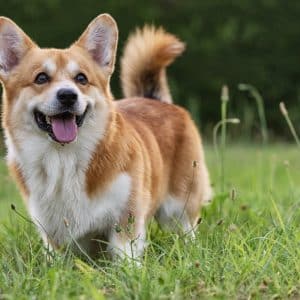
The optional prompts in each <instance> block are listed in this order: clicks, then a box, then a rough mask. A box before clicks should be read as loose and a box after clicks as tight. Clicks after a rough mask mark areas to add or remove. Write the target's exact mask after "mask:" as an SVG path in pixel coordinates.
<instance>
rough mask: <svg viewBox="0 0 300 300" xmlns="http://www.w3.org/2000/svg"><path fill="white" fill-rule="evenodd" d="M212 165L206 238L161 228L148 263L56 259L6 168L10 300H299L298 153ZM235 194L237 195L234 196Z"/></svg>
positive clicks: (1, 226) (239, 154) (0, 268)
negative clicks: (26, 216)
mask: <svg viewBox="0 0 300 300" xmlns="http://www.w3.org/2000/svg"><path fill="white" fill-rule="evenodd" d="M206 150H207V160H208V164H209V168H210V171H211V177H212V181H213V183H214V188H215V193H216V197H215V199H214V203H213V204H212V205H210V206H208V207H206V208H205V209H204V210H203V214H202V223H201V224H200V225H199V229H198V231H197V234H196V240H195V241H194V242H192V241H189V242H187V241H185V239H184V238H183V237H182V236H178V235H175V234H171V233H164V232H161V231H160V230H159V228H158V227H157V225H156V224H155V223H154V222H153V224H151V226H150V228H149V246H148V248H147V251H146V253H145V258H144V261H143V264H142V266H140V267H137V266H136V265H134V264H132V263H131V262H130V261H123V262H115V263H114V262H107V261H97V262H96V263H95V265H94V266H93V265H92V264H91V263H86V262H83V261H81V260H79V259H78V258H75V257H73V256H72V255H71V254H70V253H65V254H61V255H57V256H56V257H55V258H54V260H53V262H52V263H48V262H47V261H46V258H45V255H44V253H43V246H42V244H41V242H40V239H39V238H38V236H37V234H36V231H35V228H34V226H32V225H31V224H30V223H29V222H27V221H25V220H23V219H22V218H21V217H19V216H18V215H16V213H15V212H13V211H12V210H11V209H10V205H11V203H13V204H15V205H16V207H17V209H18V210H19V211H22V212H24V208H23V206H22V204H21V203H22V202H21V200H20V196H19V194H18V192H17V190H16V188H15V186H14V184H13V183H12V181H11V180H10V179H9V177H8V175H7V170H6V168H5V164H4V161H3V159H2V160H1V161H0V218H1V221H0V299H28V298H30V299H69V298H76V299H105V298H109V299H199V297H201V299H229V298H234V299H249V298H251V299H252V298H253V299H261V298H263V299H264V298H265V299H286V298H288V297H290V298H292V299H299V298H300V245H299V243H300V209H299V206H300V176H299V172H300V159H299V150H298V149H297V148H296V147H295V146H289V145H272V146H268V147H265V148H262V147H261V146H255V145H232V146H229V147H228V148H227V150H226V155H225V183H226V193H224V194H220V193H219V190H220V179H219V169H220V164H219V161H218V160H216V155H215V153H214V151H213V149H212V148H207V149H206ZM232 190H234V192H232Z"/></svg>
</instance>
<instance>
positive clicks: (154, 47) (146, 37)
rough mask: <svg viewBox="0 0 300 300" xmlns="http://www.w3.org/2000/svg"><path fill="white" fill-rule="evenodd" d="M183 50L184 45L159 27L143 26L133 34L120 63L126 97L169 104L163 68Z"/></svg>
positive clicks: (170, 101) (164, 69)
mask: <svg viewBox="0 0 300 300" xmlns="http://www.w3.org/2000/svg"><path fill="white" fill-rule="evenodd" d="M184 49H185V44H184V43H183V42H181V41H180V40H179V39H177V38H176V37H175V36H174V35H172V34H170V33H167V32H165V31H164V30H163V29H162V28H158V29H156V28H155V27H154V26H147V25H146V26H145V27H144V28H143V29H137V30H136V32H135V33H133V34H132V35H131V36H130V37H129V39H128V41H127V44H126V46H125V50H124V54H123V57H122V60H121V81H122V89H123V94H124V96H125V97H145V98H152V99H156V100H160V101H163V102H168V103H172V96H171V94H170V91H169V87H168V82H167V77H166V67H167V66H168V65H170V64H171V63H172V62H173V61H174V59H175V58H176V57H177V56H179V55H180V54H181V53H182V52H183V51H184Z"/></svg>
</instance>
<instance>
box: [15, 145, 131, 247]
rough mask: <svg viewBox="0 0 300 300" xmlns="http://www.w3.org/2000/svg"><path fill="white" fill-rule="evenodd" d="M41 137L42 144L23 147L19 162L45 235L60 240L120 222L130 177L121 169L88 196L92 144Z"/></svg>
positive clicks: (31, 205)
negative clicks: (88, 172)
mask: <svg viewBox="0 0 300 300" xmlns="http://www.w3.org/2000/svg"><path fill="white" fill-rule="evenodd" d="M31 142H32V140H31ZM40 142H41V141H34V143H33V144H34V145H39V147H38V149H37V147H35V148H32V147H24V148H23V151H21V153H18V154H19V155H18V162H19V164H20V167H21V170H22V172H23V174H24V177H25V181H26V184H27V187H28V189H29V192H30V197H29V212H30V214H31V216H32V218H33V220H34V221H35V223H36V224H37V226H38V227H39V229H40V231H41V234H42V236H43V237H44V239H46V237H47V236H48V237H49V238H50V239H51V240H52V241H54V243H55V244H57V245H61V244H64V243H65V242H68V241H69V240H70V239H71V235H72V237H73V238H80V237H83V236H84V235H85V234H87V233H89V232H101V231H103V230H105V229H107V227H111V226H113V224H114V223H116V222H118V219H119V217H120V215H121V213H122V211H123V210H124V207H125V206H126V204H127V201H128V198H129V195H130V191H131V178H130V176H129V175H128V174H127V173H120V174H118V176H116V177H115V178H114V180H113V181H112V182H111V183H110V184H109V185H108V186H107V187H106V188H105V190H104V191H102V192H101V194H99V195H96V196H95V197H93V199H90V198H89V197H88V195H87V193H86V191H85V172H86V170H87V167H88V164H89V161H90V157H91V152H90V151H88V150H89V149H86V148H85V147H83V146H82V145H79V144H76V142H75V143H74V144H70V145H65V146H60V145H56V146H55V147H52V146H51V145H52V144H53V142H50V141H49V142H45V140H44V141H43V143H40ZM49 143H51V144H49ZM31 145H32V144H31ZM26 149H27V151H26ZM28 149H30V151H28ZM65 220H67V222H68V228H67V227H66V224H65V223H66V222H65ZM70 233H71V234H70Z"/></svg>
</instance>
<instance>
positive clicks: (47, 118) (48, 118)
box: [46, 116, 51, 124]
mask: <svg viewBox="0 0 300 300" xmlns="http://www.w3.org/2000/svg"><path fill="white" fill-rule="evenodd" d="M46 122H47V123H48V124H51V119H50V117H49V116H46Z"/></svg>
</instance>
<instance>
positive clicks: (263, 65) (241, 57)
mask: <svg viewBox="0 0 300 300" xmlns="http://www.w3.org/2000/svg"><path fill="white" fill-rule="evenodd" d="M103 12H108V13H110V14H112V15H113V17H114V18H115V19H116V20H117V22H118V25H119V30H120V47H119V55H118V58H120V54H121V51H120V49H122V47H123V45H124V41H125V40H126V38H127V36H128V33H129V32H130V31H132V30H133V29H134V28H135V27H136V26H141V25H143V24H144V23H154V24H156V25H162V26H164V27H165V28H166V29H167V30H168V31H170V32H173V33H175V34H176V35H178V36H179V37H180V38H181V39H182V40H184V41H185V42H186V43H187V51H186V53H185V54H184V56H183V57H182V58H180V59H179V60H178V61H177V62H176V63H175V64H174V66H172V67H171V68H170V70H169V78H170V84H171V87H172V92H173V95H174V98H175V99H176V102H177V103H179V104H181V105H184V106H187V107H189V108H190V109H191V110H192V111H193V116H194V118H196V119H197V120H196V121H197V122H198V124H200V125H201V127H202V128H203V129H204V132H207V133H209V135H211V128H212V124H214V123H215V122H216V121H217V120H219V119H220V113H219V107H220V103H219V92H220V89H221V86H222V84H224V83H226V84H228V86H229V88H230V92H231V103H230V104H229V111H230V113H229V114H231V115H235V116H237V117H239V118H241V121H242V124H241V126H239V129H235V131H233V134H236V135H237V134H241V133H242V134H244V135H248V136H249V134H251V135H252V136H255V135H258V136H259V135H260V133H259V119H258V116H257V112H256V106H255V103H254V101H253V100H252V99H250V98H249V99H248V98H247V97H246V96H245V95H243V94H242V93H240V92H239V91H238V90H237V84H238V83H240V82H244V83H250V84H252V85H254V86H255V87H256V88H257V89H258V90H259V91H260V92H261V94H262V96H263V97H264V99H265V102H266V115H267V122H268V127H269V130H271V133H275V134H276V135H278V133H285V135H286V136H289V133H288V128H287V127H286V124H285V122H284V120H283V119H282V116H281V115H280V113H279V111H278V103H279V102H280V101H283V100H284V101H285V102H286V104H287V106H288V108H289V111H290V115H291V118H292V119H293V120H294V121H295V123H296V124H299V123H300V122H299V120H300V116H299V114H298V109H297V108H298V106H299V101H300V66H299V65H300V64H299V61H300V60H299V56H300V2H299V1H281V0H233V1H221V0H216V1H196V0H190V1H181V0H155V1H137V0H126V1H119V0H110V1H99V0H86V1H71V0H64V1H62V0H44V1H39V0H30V1H21V0H10V1H1V2H0V13H1V14H2V15H5V16H8V17H11V18H12V19H14V20H15V21H16V22H17V23H18V24H19V25H20V26H21V27H22V28H23V29H24V30H25V31H26V32H27V33H28V34H29V35H30V36H31V37H32V38H33V39H34V40H36V41H37V42H38V43H39V44H40V45H41V46H49V47H54V46H55V47H67V46H68V45H69V44H70V43H71V42H73V41H74V40H75V39H76V38H77V37H78V36H79V34H80V33H81V32H82V31H83V29H84V28H85V26H86V25H87V24H88V22H89V21H90V20H91V19H92V18H94V17H95V16H96V15H97V14H99V13H103ZM113 91H114V94H115V96H116V97H121V92H120V88H119V65H118V66H117V69H116V72H115V74H114V76H113ZM257 129H258V130H257ZM298 129H299V126H298ZM259 138H260V137H259Z"/></svg>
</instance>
